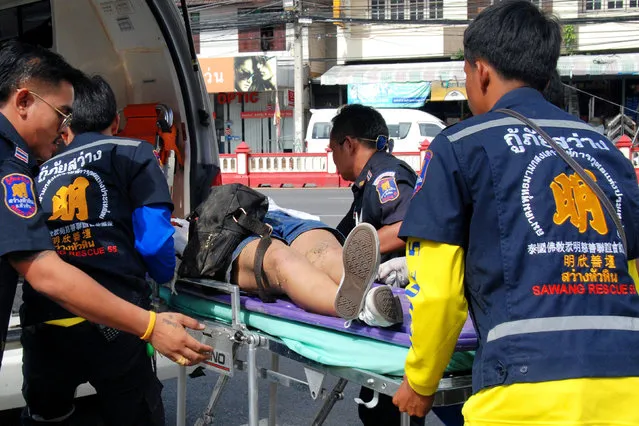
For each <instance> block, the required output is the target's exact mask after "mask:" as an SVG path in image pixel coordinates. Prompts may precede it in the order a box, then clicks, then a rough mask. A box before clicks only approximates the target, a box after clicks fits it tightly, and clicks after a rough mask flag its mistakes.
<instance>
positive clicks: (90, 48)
mask: <svg viewBox="0 0 639 426" xmlns="http://www.w3.org/2000/svg"><path fill="white" fill-rule="evenodd" d="M100 3H101V2H99V1H97V0H74V1H68V0H53V1H52V15H53V28H54V50H56V51H57V52H59V53H60V54H62V55H63V56H64V57H65V58H66V59H67V60H68V61H69V63H71V64H72V65H74V66H75V67H77V68H79V69H81V70H82V71H84V72H86V73H88V74H100V75H101V76H103V77H104V78H105V79H106V80H107V81H108V82H109V84H111V86H112V87H113V90H114V92H115V95H116V99H117V103H118V110H119V111H122V110H123V109H124V107H125V106H127V105H129V104H138V103H162V104H165V105H167V106H169V107H170V108H171V109H172V110H173V118H174V123H175V125H176V126H177V127H178V131H179V132H180V133H181V131H182V129H181V124H180V123H181V119H180V117H181V116H182V115H183V114H184V109H183V105H182V102H181V101H180V99H182V97H181V94H180V92H179V85H178V80H177V76H176V74H175V70H174V67H173V64H172V60H171V57H170V54H169V52H168V50H167V49H166V46H165V44H164V41H163V37H162V34H161V32H160V29H159V27H158V25H157V23H156V22H155V19H154V17H153V15H152V13H151V11H150V10H149V8H148V6H147V5H146V3H145V2H144V1H143V0H130V4H131V5H132V7H131V9H130V13H126V12H125V13H124V14H122V13H115V12H113V13H109V12H108V11H106V12H105V10H104V9H102V8H101V4H100ZM102 3H104V2H102ZM107 3H110V2H107ZM123 20H124V21H123ZM118 21H119V22H120V23H121V22H127V23H128V24H126V25H124V26H122V27H121V26H120V25H119V23H118ZM121 118H122V120H123V122H122V124H121V127H123V126H124V124H125V123H124V117H123V116H122V115H121ZM183 136H184V137H187V136H188V133H187V134H186V135H183ZM187 145H188V141H187ZM184 148H186V147H184ZM183 154H184V152H183ZM186 154H187V155H188V153H186ZM186 163H188V159H187V160H186ZM185 176H188V175H187V174H185V171H184V169H181V168H179V167H178V170H177V172H176V175H175V181H174V186H173V201H174V203H175V211H174V215H175V216H178V217H184V216H185V215H186V214H188V212H187V211H184V210H185V206H184V194H185V188H184V186H185V185H186V184H187V183H185ZM186 193H188V191H186Z"/></svg>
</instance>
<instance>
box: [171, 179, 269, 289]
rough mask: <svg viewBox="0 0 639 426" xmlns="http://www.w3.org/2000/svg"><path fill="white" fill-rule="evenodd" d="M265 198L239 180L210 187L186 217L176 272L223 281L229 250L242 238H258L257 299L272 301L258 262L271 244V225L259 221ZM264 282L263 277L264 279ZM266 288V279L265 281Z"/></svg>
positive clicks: (186, 276)
mask: <svg viewBox="0 0 639 426" xmlns="http://www.w3.org/2000/svg"><path fill="white" fill-rule="evenodd" d="M267 211H268V198H267V197H266V196H264V195H262V194H261V193H259V192H257V191H255V190H253V189H251V188H249V187H247V186H245V185H242V184H239V183H233V184H229V185H221V186H214V187H211V190H210V192H209V195H208V197H207V198H206V200H204V202H202V204H200V205H199V206H198V207H197V208H196V209H195V211H193V213H191V214H190V215H189V217H187V220H188V221H189V222H190V224H189V241H188V243H187V245H186V247H185V248H184V254H183V255H182V264H181V265H180V268H179V270H178V275H179V276H181V277H185V278H213V279H216V280H218V281H225V278H226V277H225V275H226V271H227V269H228V267H229V266H230V264H231V255H232V254H233V250H235V248H236V247H237V246H238V245H239V244H240V243H241V242H242V240H244V239H245V238H246V237H248V236H250V235H253V234H256V235H259V236H260V237H262V238H261V241H260V244H259V246H258V250H257V253H256V256H255V278H256V280H257V284H258V290H259V295H260V298H262V299H263V300H265V301H270V300H272V299H271V298H270V297H269V296H268V295H267V294H266V291H265V289H264V284H262V279H263V278H264V277H263V275H264V274H263V270H262V263H263V261H264V254H265V253H266V249H267V248H268V246H269V245H270V244H271V238H270V235H271V231H272V229H271V227H270V226H269V225H266V224H265V223H263V222H262V221H263V220H264V216H265V215H266V212H267ZM265 281H266V280H265ZM265 285H266V287H268V282H267V281H266V282H265Z"/></svg>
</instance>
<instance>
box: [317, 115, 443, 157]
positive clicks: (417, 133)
mask: <svg viewBox="0 0 639 426" xmlns="http://www.w3.org/2000/svg"><path fill="white" fill-rule="evenodd" d="M377 110H378V111H379V112H380V114H382V117H384V120H385V121H386V125H387V126H388V132H389V136H390V137H391V138H393V140H394V141H395V148H394V152H419V147H420V145H421V143H422V142H424V140H426V139H427V140H428V141H429V142H431V141H432V140H433V138H434V137H435V136H437V134H438V133H439V132H441V130H442V129H443V128H444V127H446V124H444V122H443V121H442V120H440V119H439V118H437V117H435V116H434V115H431V114H429V113H427V112H424V111H420V110H416V109H408V108H397V109H390V108H379V109H377ZM335 114H337V109H334V108H333V109H311V119H310V120H309V122H308V128H307V130H306V151H307V152H314V153H318V152H319V153H324V152H326V148H327V147H328V142H329V140H328V138H329V135H330V132H331V127H332V124H331V119H332V118H333V117H335Z"/></svg>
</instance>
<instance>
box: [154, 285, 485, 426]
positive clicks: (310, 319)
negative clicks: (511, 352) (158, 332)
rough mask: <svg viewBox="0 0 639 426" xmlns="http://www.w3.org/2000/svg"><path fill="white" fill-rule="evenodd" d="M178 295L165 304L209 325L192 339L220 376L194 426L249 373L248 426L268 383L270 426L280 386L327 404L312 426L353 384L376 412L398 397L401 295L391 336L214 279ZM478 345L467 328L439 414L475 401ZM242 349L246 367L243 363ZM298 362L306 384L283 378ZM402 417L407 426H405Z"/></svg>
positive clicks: (438, 400)
mask: <svg viewBox="0 0 639 426" xmlns="http://www.w3.org/2000/svg"><path fill="white" fill-rule="evenodd" d="M176 290H177V294H175V293H171V290H169V289H168V288H163V289H161V297H162V299H163V301H164V302H165V303H166V304H168V306H169V307H170V308H171V309H172V310H176V311H179V312H182V313H184V314H186V315H190V316H193V317H195V318H198V319H199V320H200V321H202V322H203V323H204V324H205V325H206V329H205V330H203V331H192V334H193V335H194V336H195V337H196V338H197V339H198V340H200V341H201V342H203V343H206V344H209V345H211V346H212V347H213V348H214V353H213V354H212V356H211V358H210V359H209V360H208V361H206V362H205V363H204V365H203V366H204V367H205V368H207V369H209V370H212V371H215V372H217V373H219V374H220V377H219V378H218V380H217V382H216V384H215V386H214V387H213V390H212V393H211V398H210V400H209V403H208V406H207V408H206V410H205V411H204V413H203V414H202V415H201V416H200V418H199V419H198V420H197V422H196V425H197V426H201V425H208V424H213V421H214V410H215V407H216V404H217V402H218V399H219V397H220V395H221V392H222V391H223V389H224V387H225V385H226V383H227V382H228V381H229V380H230V378H231V377H232V376H233V375H234V374H235V372H236V371H246V372H247V373H248V417H249V423H248V424H249V426H257V425H258V421H259V413H258V378H262V379H265V380H267V381H269V382H270V387H269V417H268V425H269V426H275V424H276V412H277V411H276V406H277V386H278V385H280V386H287V387H292V388H295V389H298V390H302V391H310V395H311V398H312V399H314V400H317V399H318V398H320V399H321V400H323V401H324V404H323V405H322V407H321V408H320V410H319V412H318V413H317V415H316V417H315V419H314V420H313V421H312V422H311V424H312V425H321V424H323V422H324V420H325V419H326V417H327V416H328V414H329V413H330V411H331V409H332V408H333V406H334V405H335V403H336V402H337V401H338V400H340V399H342V398H343V390H344V388H345V387H346V384H347V383H348V382H352V383H355V384H357V385H361V386H365V387H367V388H370V389H372V390H373V391H374V392H375V396H374V398H373V399H372V400H371V401H368V402H364V401H361V400H356V401H357V402H358V403H360V404H366V405H367V406H369V407H374V406H375V405H376V404H377V399H378V395H379V393H382V394H386V395H389V396H393V395H394V394H395V392H396V391H397V389H398V388H399V385H400V384H401V381H402V376H403V367H404V359H405V357H406V352H407V350H408V347H409V346H410V341H409V330H410V316H409V315H408V300H407V299H406V297H405V296H404V294H403V290H401V289H396V290H394V291H396V292H397V293H398V294H400V297H401V299H402V304H403V308H404V324H403V325H402V326H401V327H399V326H398V327H393V328H390V329H383V328H375V327H369V326H366V325H364V324H360V323H359V322H353V323H352V325H350V326H348V327H347V328H345V323H344V320H343V319H340V318H335V317H328V316H323V315H317V314H312V313H308V312H306V311H304V310H302V309H300V308H298V307H297V306H295V305H294V304H292V303H291V302H290V301H288V300H284V299H278V300H277V301H276V302H275V303H263V302H262V301H261V300H260V299H259V298H257V297H251V296H248V295H244V294H243V293H241V292H240V289H239V287H238V286H236V285H233V284H229V283H224V282H220V281H214V280H209V279H182V280H180V281H178V283H177V285H176ZM476 346H477V337H476V334H475V330H474V328H473V326H472V324H471V322H470V321H468V322H467V323H466V324H465V325H464V328H463V330H462V333H461V335H460V338H459V340H458V342H457V346H456V348H455V354H454V356H453V358H452V360H451V363H450V364H449V366H448V370H447V374H446V376H445V377H444V378H443V379H442V380H441V381H440V384H439V390H438V392H437V394H436V396H435V404H434V405H435V406H447V405H453V404H459V403H462V402H464V401H466V400H467V399H468V397H469V396H470V394H471V376H470V370H471V366H472V359H473V357H474V352H472V351H473V350H474V349H475V347H476ZM242 347H245V348H246V359H245V360H242V359H240V355H241V352H243V351H240V349H241V348H242ZM258 349H261V350H265V351H268V352H270V353H271V365H270V366H269V367H267V368H265V367H260V366H258V365H257V358H256V352H257V350H258ZM280 356H284V357H286V358H289V359H292V360H294V361H297V362H298V363H300V364H302V366H303V367H304V376H305V377H303V378H297V377H293V376H289V375H286V374H283V373H281V372H279V371H278V370H279V368H278V366H279V359H280V358H279V357H280ZM327 375H332V376H335V377H337V378H338V379H339V380H338V382H337V384H336V385H335V386H334V387H333V389H332V390H327V389H325V388H324V387H323V382H324V378H325V377H326V376H327ZM186 377H187V368H186V367H180V368H179V375H178V392H177V394H178V395H177V398H178V401H177V425H178V426H184V425H185V421H186ZM409 421H410V418H409V416H408V415H403V416H402V426H403V425H408V424H409Z"/></svg>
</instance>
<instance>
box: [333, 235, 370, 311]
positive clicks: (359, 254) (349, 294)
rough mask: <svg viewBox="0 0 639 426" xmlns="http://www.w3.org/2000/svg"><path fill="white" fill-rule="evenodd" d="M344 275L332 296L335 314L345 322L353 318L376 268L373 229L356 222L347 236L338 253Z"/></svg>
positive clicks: (359, 309) (360, 306) (360, 307)
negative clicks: (339, 253) (340, 252)
mask: <svg viewBox="0 0 639 426" xmlns="http://www.w3.org/2000/svg"><path fill="white" fill-rule="evenodd" d="M342 260H343V262H344V275H343V276H342V281H341V283H340V285H339V288H338V289H337V294H336V295H335V311H336V312H337V315H338V316H339V317H341V318H344V319H345V320H352V319H355V318H357V315H358V314H359V313H360V311H361V310H362V308H363V307H364V306H363V305H364V297H365V296H366V293H368V290H369V289H370V287H371V284H373V280H374V279H375V277H376V276H377V269H378V268H379V261H380V255H379V238H378V236H377V231H376V230H375V228H374V227H373V226H372V225H370V224H368V223H360V224H359V225H357V226H356V227H355V228H353V230H352V231H351V232H350V233H349V234H348V237H347V238H346V241H345V242H344V248H343V251H342Z"/></svg>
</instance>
